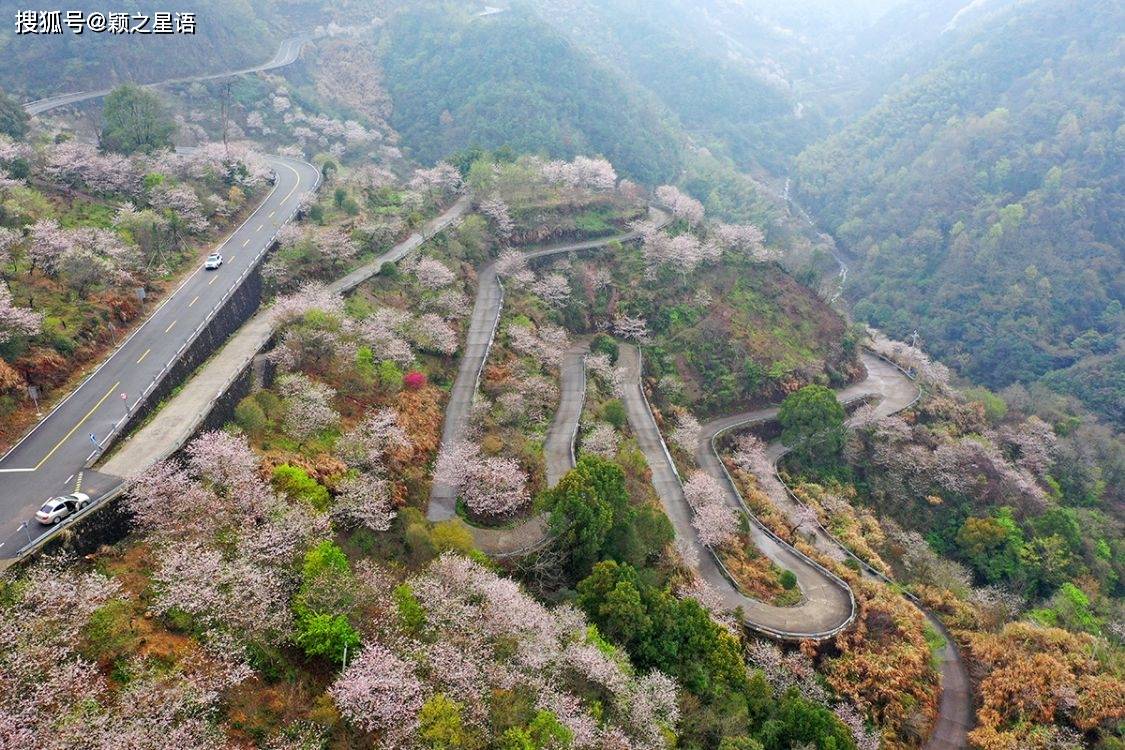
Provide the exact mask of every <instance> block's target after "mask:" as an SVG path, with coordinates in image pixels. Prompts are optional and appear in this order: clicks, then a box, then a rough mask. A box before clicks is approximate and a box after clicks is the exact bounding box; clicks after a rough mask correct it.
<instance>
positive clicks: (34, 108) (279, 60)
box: [23, 36, 309, 115]
mask: <svg viewBox="0 0 1125 750" xmlns="http://www.w3.org/2000/svg"><path fill="white" fill-rule="evenodd" d="M308 41H309V37H305V36H300V37H294V38H292V39H286V40H285V41H283V42H282V43H281V46H280V47H278V50H277V54H276V55H274V56H273V57H272V58H271V59H270V60H268V61H267V62H264V63H262V64H261V65H255V66H253V67H250V68H240V69H238V70H227V71H223V72H221V73H211V74H209V75H203V76H187V77H184V78H169V79H167V80H164V81H154V82H153V83H146V84H143V85H144V86H145V87H154V86H166V85H170V84H174V83H189V82H194V81H213V80H215V79H218V78H228V77H230V76H237V75H242V74H244V73H258V72H261V71H263V70H273V69H274V68H281V67H284V66H286V65H290V64H292V63H294V62H296V61H297V58H298V57H299V56H300V54H301V48H302V47H304V45H305V43H306V42H308ZM110 91H112V88H108V89H98V90H96V91H75V92H73V93H70V94H58V95H57V96H51V97H47V98H46V99H37V100H35V101H33V102H28V103H26V104H24V105H23V108H24V110H25V111H26V112H27V113H28V114H29V115H38V114H42V113H43V112H46V111H48V110H51V109H55V108H57V107H62V106H65V105H67V104H77V103H78V102H84V101H87V100H89V99H97V98H98V97H99V96H105V95H106V94H108V93H109V92H110Z"/></svg>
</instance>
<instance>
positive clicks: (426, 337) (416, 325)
mask: <svg viewBox="0 0 1125 750" xmlns="http://www.w3.org/2000/svg"><path fill="white" fill-rule="evenodd" d="M409 333H410V339H411V341H412V342H413V343H414V345H415V346H416V347H418V348H419V349H421V350H422V351H429V352H437V353H438V354H445V355H446V356H448V355H450V354H453V353H454V352H455V351H457V345H458V343H457V331H455V330H453V327H452V326H451V325H449V323H446V322H445V320H444V319H443V318H442V317H441V316H440V315H438V314H436V313H424V314H422V315H420V316H418V318H416V319H415V320H414V321H413V322H412V323H411V325H410V327H409Z"/></svg>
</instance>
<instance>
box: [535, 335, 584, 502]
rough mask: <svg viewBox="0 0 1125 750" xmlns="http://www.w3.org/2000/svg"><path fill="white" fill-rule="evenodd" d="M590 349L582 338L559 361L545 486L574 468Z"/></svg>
mask: <svg viewBox="0 0 1125 750" xmlns="http://www.w3.org/2000/svg"><path fill="white" fill-rule="evenodd" d="M589 351H590V341H589V340H588V339H582V340H580V341H577V342H575V343H573V344H571V346H570V348H568V349H567V350H566V351H565V352H563V356H562V360H561V361H560V362H559V407H558V409H556V410H555V418H554V419H553V420H551V426H550V427H548V428H547V437H546V439H545V440H544V441H543V459H544V461H545V462H546V463H547V486H548V487H554V486H555V485H556V484H558V483H559V480H560V479H562V478H563V475H564V474H566V473H567V472H568V471H570V470H571V469H573V468H574V464H575V458H574V442H575V440H577V439H578V420H579V419H581V418H582V408H583V407H584V406H585V405H586V354H587V353H588V352H589Z"/></svg>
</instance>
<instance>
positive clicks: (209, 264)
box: [203, 253, 223, 271]
mask: <svg viewBox="0 0 1125 750" xmlns="http://www.w3.org/2000/svg"><path fill="white" fill-rule="evenodd" d="M221 265H223V254H222V253H211V254H210V255H208V256H207V260H206V261H205V262H204V263H203V267H204V268H206V269H207V270H208V271H214V270H215V269H216V268H218V267H219V266H221Z"/></svg>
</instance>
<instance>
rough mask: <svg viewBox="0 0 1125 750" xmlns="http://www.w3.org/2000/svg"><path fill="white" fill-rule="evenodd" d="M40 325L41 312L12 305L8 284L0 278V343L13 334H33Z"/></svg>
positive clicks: (7, 339)
mask: <svg viewBox="0 0 1125 750" xmlns="http://www.w3.org/2000/svg"><path fill="white" fill-rule="evenodd" d="M42 325H43V316H42V314H40V313H37V312H34V311H32V310H30V309H28V308H26V307H17V306H16V305H14V304H13V303H12V293H11V292H10V291H9V290H8V285H7V284H6V283H5V282H4V281H2V280H0V344H3V343H5V342H7V341H10V340H11V339H12V338H13V337H14V336H34V335H35V334H37V333H39V330H40V328H42Z"/></svg>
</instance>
